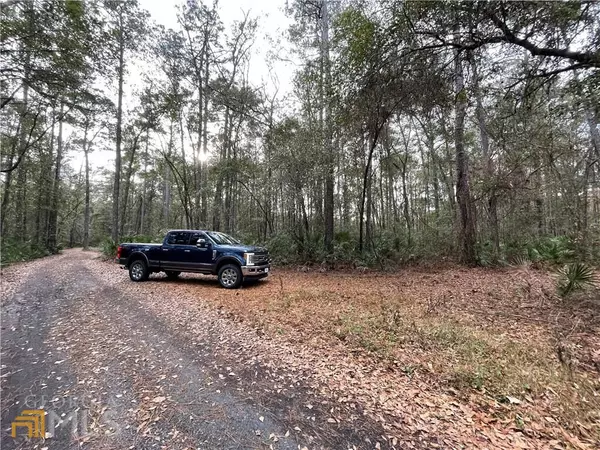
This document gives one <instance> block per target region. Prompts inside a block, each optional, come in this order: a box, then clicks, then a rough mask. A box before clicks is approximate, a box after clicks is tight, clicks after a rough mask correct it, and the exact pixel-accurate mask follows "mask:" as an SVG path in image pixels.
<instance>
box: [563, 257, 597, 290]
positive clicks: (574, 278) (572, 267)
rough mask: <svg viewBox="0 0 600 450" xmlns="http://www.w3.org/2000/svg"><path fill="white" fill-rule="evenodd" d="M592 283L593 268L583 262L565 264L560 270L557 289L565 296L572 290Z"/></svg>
mask: <svg viewBox="0 0 600 450" xmlns="http://www.w3.org/2000/svg"><path fill="white" fill-rule="evenodd" d="M593 284H594V269H592V268H591V267H590V266H588V265H587V264H584V263H573V264H567V265H566V266H564V267H563V268H562V269H561V270H560V278H559V280H558V291H559V293H560V295H561V296H563V297H566V296H567V295H569V294H570V293H572V292H575V291H578V290H580V289H583V288H584V287H586V286H591V285H593Z"/></svg>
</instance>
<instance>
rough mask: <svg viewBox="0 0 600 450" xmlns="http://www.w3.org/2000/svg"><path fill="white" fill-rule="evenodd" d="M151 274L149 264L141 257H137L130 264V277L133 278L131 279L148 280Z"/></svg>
mask: <svg viewBox="0 0 600 450" xmlns="http://www.w3.org/2000/svg"><path fill="white" fill-rule="evenodd" d="M149 275H150V273H149V272H148V266H147V265H146V263H145V262H144V261H142V260H141V259H136V260H135V261H134V262H132V263H131V264H129V278H131V281H146V280H147V279H148V276H149Z"/></svg>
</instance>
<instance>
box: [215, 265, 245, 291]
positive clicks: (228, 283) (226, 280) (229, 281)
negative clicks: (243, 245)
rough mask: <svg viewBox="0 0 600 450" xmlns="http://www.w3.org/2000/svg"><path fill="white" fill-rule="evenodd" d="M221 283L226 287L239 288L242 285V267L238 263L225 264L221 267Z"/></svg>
mask: <svg viewBox="0 0 600 450" xmlns="http://www.w3.org/2000/svg"><path fill="white" fill-rule="evenodd" d="M218 276H219V284H220V285H221V286H222V287H224V288H225V289H237V288H239V287H240V286H241V285H242V281H243V275H242V269H240V266H238V265H236V264H225V265H224V266H223V267H221V268H220V269H219V275H218Z"/></svg>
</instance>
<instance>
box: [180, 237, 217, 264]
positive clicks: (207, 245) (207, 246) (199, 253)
mask: <svg viewBox="0 0 600 450" xmlns="http://www.w3.org/2000/svg"><path fill="white" fill-rule="evenodd" d="M200 239H204V244H200V245H198V240H200ZM189 248H190V249H189V252H187V253H186V254H187V257H188V261H189V264H190V267H191V268H192V269H193V270H196V271H198V272H211V271H212V265H213V257H212V254H213V248H212V242H211V240H210V239H209V238H208V236H206V234H205V233H202V232H195V233H192V236H191V238H190V245H189Z"/></svg>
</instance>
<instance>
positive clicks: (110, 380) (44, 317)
mask: <svg viewBox="0 0 600 450" xmlns="http://www.w3.org/2000/svg"><path fill="white" fill-rule="evenodd" d="M97 258H98V254H97V253H93V252H83V251H80V250H70V251H65V252H64V254H62V255H59V256H55V257H50V258H45V259H42V260H38V261H34V262H31V263H27V264H22V265H19V266H17V267H16V268H11V270H10V271H9V275H10V277H11V279H10V280H7V279H6V278H5V279H3V290H4V295H3V305H2V375H1V380H2V437H1V444H2V448H3V449H17V448H18V449H21V448H38V449H57V450H64V449H68V448H90V449H146V448H148V449H150V448H157V449H158V448H160V449H186V448H190V449H191V448H194V449H196V448H201V449H238V448H240V449H241V448H244V449H245V448H248V449H255V448H278V449H297V448H304V447H307V448H336V449H337V448H353V447H354V448H376V446H377V448H379V447H381V448H388V447H390V446H391V443H390V442H386V441H385V438H382V435H383V434H384V433H383V430H382V428H381V426H380V425H379V424H377V423H374V422H373V421H370V420H368V419H366V418H365V417H363V416H362V415H361V413H360V406H359V405H352V408H351V409H350V407H349V409H348V410H344V409H340V408H339V406H338V405H336V406H335V408H334V407H333V406H332V404H331V403H330V400H329V399H327V398H323V397H321V396H319V394H318V393H316V390H315V389H314V388H313V387H312V386H310V385H309V384H310V383H307V382H304V381H303V377H302V374H294V373H293V371H292V374H291V375H290V374H289V371H288V370H285V369H286V368H280V367H277V365H276V364H273V363H272V362H265V361H264V360H263V358H262V355H261V353H260V351H259V350H256V349H253V345H252V344H251V343H250V344H248V342H249V341H252V339H254V340H260V336H259V335H257V334H254V336H253V335H252V333H253V331H252V330H251V329H249V328H245V327H244V324H239V323H233V322H232V321H230V320H229V319H227V318H225V317H221V316H220V315H219V314H218V313H215V312H214V311H208V310H206V311H203V310H202V309H201V308H200V309H199V310H197V311H196V313H195V315H194V316H190V315H180V314H179V312H180V311H178V306H177V303H174V302H172V301H171V299H168V298H164V302H163V298H162V296H163V295H164V291H165V289H164V287H165V286H164V284H160V286H161V289H160V290H157V291H156V292H153V288H152V283H156V285H159V283H167V281H166V280H162V279H159V280H154V281H149V282H148V283H144V284H145V287H144V290H145V293H144V294H143V295H141V294H140V292H139V290H137V289H136V288H135V287H134V284H133V283H128V282H126V283H119V284H117V285H115V284H114V283H113V282H112V279H111V278H110V277H109V278H108V279H107V277H106V276H105V273H103V272H102V271H99V270H98V268H101V267H102V264H100V263H99V262H98V261H96V259H97ZM122 277H124V278H125V277H126V273H125V272H122ZM129 288H131V289H129ZM197 288H198V295H199V296H201V295H202V290H203V289H219V288H218V285H217V284H216V282H213V281H198V284H197ZM260 288H261V285H260V284H259V285H257V286H254V287H251V288H250V289H260ZM167 291H168V289H167ZM243 292H244V289H242V290H240V291H232V292H231V295H232V296H233V295H240V296H241V295H243ZM149 305H154V306H153V307H150V306H149ZM156 305H159V307H160V308H162V309H160V313H157V307H156ZM274 360H275V361H277V358H276V355H275V358H274ZM282 369H283V370H282ZM36 409H44V410H45V417H44V418H45V432H46V437H47V438H46V439H41V438H32V439H27V438H26V437H25V436H24V434H25V432H26V428H17V434H18V436H17V437H16V438H13V437H12V436H11V431H12V430H11V422H13V421H14V420H15V418H16V417H17V416H18V415H19V414H22V412H23V410H36ZM334 413H335V414H334ZM341 418H343V420H342V419H341Z"/></svg>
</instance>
